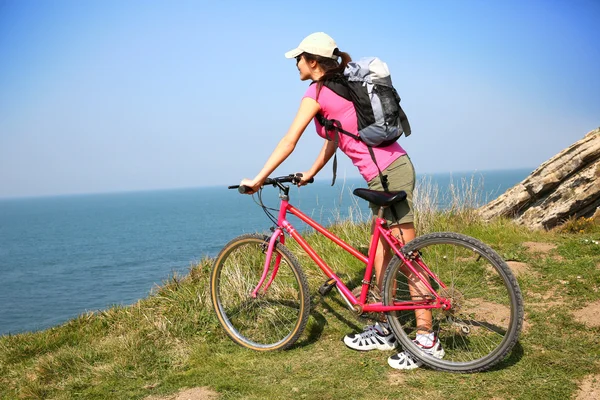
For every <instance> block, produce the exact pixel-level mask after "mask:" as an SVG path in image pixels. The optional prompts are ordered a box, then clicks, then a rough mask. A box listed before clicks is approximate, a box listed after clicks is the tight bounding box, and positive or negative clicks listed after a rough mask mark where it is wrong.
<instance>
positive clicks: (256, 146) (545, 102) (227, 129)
mask: <svg viewBox="0 0 600 400" xmlns="http://www.w3.org/2000/svg"><path fill="white" fill-rule="evenodd" d="M310 4H311V5H313V6H310V7H309V2H284V1H269V0H265V1H260V0H255V1H232V0H229V1H228V0H224V1H151V0H143V1H141V0H139V1H137V0H128V1H111V0H103V1H94V0H88V1H76V0H71V1H67V0H54V1H42V0H39V1H31V0H0V197H14V196H38V195H54V194H70V193H93V192H112V191H128V190H145V189H162V188H178V187H198V186H209V185H227V184H234V183H237V182H239V180H240V179H241V178H243V177H253V176H254V175H255V174H256V173H257V172H258V170H259V169H260V168H261V167H262V165H263V164H264V162H265V161H266V159H267V157H268V155H269V154H270V152H271V151H272V150H273V148H274V147H275V145H276V144H277V142H278V141H279V139H280V138H281V137H282V135H284V134H285V132H286V130H287V128H288V126H289V124H290V123H291V121H292V118H293V117H294V115H295V112H296V110H297V107H298V105H299V102H300V99H301V97H302V94H303V93H304V90H305V88H306V85H307V83H306V82H301V81H300V80H299V79H298V73H297V70H296V67H295V63H294V61H291V60H287V59H285V58H284V57H283V53H284V52H286V51H287V50H290V49H291V48H294V47H295V46H296V45H297V44H298V43H299V42H300V40H302V38H303V37H304V36H306V35H308V34H309V33H312V32H315V31H325V32H327V33H329V34H330V35H331V36H333V37H334V38H335V40H336V41H337V43H338V45H339V47H340V49H341V50H343V51H346V52H348V53H350V54H351V55H352V56H353V57H354V58H360V57H364V56H373V55H375V56H378V57H380V58H381V59H383V60H384V61H386V62H387V63H388V65H389V67H390V70H391V72H392V78H393V81H394V85H395V86H396V88H397V90H398V92H399V93H400V96H401V97H402V104H403V108H404V109H405V111H406V113H407V115H408V117H409V120H410V122H411V125H412V128H413V134H412V136H410V137H409V138H406V139H404V138H403V139H401V140H402V141H401V144H402V145H403V146H404V148H405V149H406V150H407V151H408V152H409V154H410V156H411V158H412V160H413V162H414V164H415V167H416V169H417V173H433V172H459V171H473V170H479V171H483V170H491V169H513V168H523V167H524V168H532V169H533V168H535V167H537V166H538V165H539V164H540V163H542V162H543V161H545V160H546V159H548V158H549V157H551V156H553V155H554V154H556V153H558V152H559V151H560V150H562V149H564V148H565V147H567V146H568V145H570V144H572V143H573V142H575V141H577V140H579V139H580V138H582V137H583V136H584V135H585V134H586V133H587V132H588V131H590V130H592V129H594V128H597V127H598V126H600V72H599V71H600V67H599V65H600V30H599V29H598V20H599V19H600V2H598V1H596V0H571V1H566V0H565V1H559V0H545V1H533V0H532V1H513V0H504V1H469V0H456V1H441V0H440V1H392V0H390V1H373V2H371V3H369V6H368V7H366V6H365V4H366V3H365V2H353V1H349V0H346V1H323V2H318V3H314V2H313V3H310ZM320 147H321V139H320V138H319V137H318V136H317V135H316V133H315V132H314V127H313V126H312V125H310V126H309V128H308V129H307V131H306V132H305V134H304V135H303V137H302V138H301V140H300V143H299V145H298V147H297V148H296V151H295V152H294V154H292V156H291V157H290V158H289V159H288V160H287V161H286V162H285V163H284V164H283V165H282V166H281V167H280V168H279V169H278V171H277V172H280V173H282V174H285V173H291V172H295V171H302V170H305V169H307V168H308V167H310V165H311V164H312V162H313V160H314V158H315V157H316V155H317V153H318V151H319V149H320ZM338 158H339V159H340V166H339V168H338V174H339V176H342V177H343V176H344V175H345V176H347V177H357V176H359V175H358V173H357V171H356V170H355V168H354V167H353V166H352V165H351V164H350V162H349V161H347V159H346V158H345V156H344V155H343V154H342V153H341V152H340V154H339V157H338ZM330 176H331V167H330V166H329V165H328V166H326V167H325V168H324V169H323V171H322V172H321V174H320V176H318V178H322V179H326V178H328V177H330Z"/></svg>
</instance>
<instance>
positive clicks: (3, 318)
mask: <svg viewBox="0 0 600 400" xmlns="http://www.w3.org/2000/svg"><path fill="white" fill-rule="evenodd" d="M531 171H532V170H530V169H520V170H507V171H483V172H475V173H459V174H456V173H455V174H430V175H422V176H417V178H418V181H419V182H423V180H424V179H426V180H430V181H431V182H432V183H435V184H437V185H438V187H439V189H440V192H443V191H444V190H446V189H447V188H448V186H449V184H450V182H451V181H452V182H454V184H460V181H461V180H463V179H469V180H470V179H471V178H473V179H474V180H475V182H476V183H478V185H477V186H481V189H482V190H483V193H484V196H483V197H484V199H485V200H486V201H490V200H492V199H494V198H496V197H497V196H499V195H500V194H502V193H503V192H504V191H505V190H506V189H508V188H510V187H512V186H513V185H515V184H516V183H518V182H520V181H521V180H523V179H524V178H525V177H527V175H528V174H529V173H530V172H531ZM234 183H235V182H233V183H232V184H234ZM357 187H366V184H364V183H363V181H362V180H361V179H360V178H353V179H347V180H345V181H343V180H338V182H337V183H336V185H335V186H333V187H331V186H330V182H328V181H317V182H315V183H314V184H312V185H308V186H305V187H302V188H295V187H294V188H292V189H291V190H290V198H291V203H292V204H294V205H295V206H297V207H298V208H300V209H301V210H302V211H304V212H305V213H307V214H309V215H311V216H312V217H313V218H314V219H316V220H317V221H318V222H320V223H322V224H324V225H328V224H331V223H333V222H335V221H336V220H337V219H339V218H347V217H348V215H349V209H350V208H356V207H358V208H359V209H360V211H361V212H362V215H364V216H368V215H369V209H368V206H367V204H366V202H364V201H363V200H360V199H358V201H357V198H355V197H354V196H352V194H351V191H352V190H353V189H354V188H357ZM263 197H264V198H263V200H264V201H265V203H266V204H267V205H269V206H271V207H277V205H278V204H277V201H278V199H277V191H276V190H274V189H271V188H267V189H265V190H264V196H263ZM440 197H443V196H440ZM439 206H440V207H444V204H439ZM357 214H360V213H356V212H353V213H352V215H357ZM291 221H292V223H293V224H294V225H295V226H296V227H297V228H300V227H301V223H299V222H296V221H298V220H295V219H291ZM270 226H271V222H270V221H269V219H268V218H267V217H266V216H265V215H264V213H263V212H262V210H261V209H260V208H259V207H258V206H257V205H256V204H255V203H254V201H253V199H252V197H251V196H243V195H240V194H238V192H237V191H236V190H227V188H226V186H223V187H221V186H219V187H204V188H195V189H177V190H161V191H147V192H131V193H111V194H90V195H72V196H56V197H38V198H19V199H0V282H2V290H0V335H6V334H16V333H21V332H27V331H37V330H41V329H46V328H49V327H51V326H55V325H59V324H61V323H64V322H66V321H68V320H69V319H71V318H74V317H76V316H78V315H80V314H82V313H85V312H88V311H96V310H101V309H105V308H108V307H110V306H112V305H128V304H132V303H135V302H136V301H137V300H139V299H141V298H144V297H146V296H148V295H149V294H150V293H151V290H152V289H153V288H154V287H155V286H156V285H161V284H162V282H164V281H166V280H167V279H169V277H171V276H172V275H173V274H174V273H177V274H186V273H187V271H188V270H189V268H190V266H192V265H194V264H195V263H197V262H198V261H200V260H202V259H203V258H205V257H214V256H215V255H216V254H217V253H218V252H219V250H220V249H221V247H222V246H223V245H224V244H225V243H227V242H228V241H229V240H230V239H232V238H234V237H235V236H238V235H240V234H242V233H253V232H266V231H267V230H268V229H269V227H270Z"/></svg>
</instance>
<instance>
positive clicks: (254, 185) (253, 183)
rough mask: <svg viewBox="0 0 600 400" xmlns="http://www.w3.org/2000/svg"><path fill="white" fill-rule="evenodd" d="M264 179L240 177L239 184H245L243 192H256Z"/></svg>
mask: <svg viewBox="0 0 600 400" xmlns="http://www.w3.org/2000/svg"><path fill="white" fill-rule="evenodd" d="M263 182H264V181H257V180H256V179H252V180H251V179H242V181H241V182H240V186H246V187H247V188H248V190H246V192H244V194H254V193H256V192H258V189H260V187H261V186H262V185H263Z"/></svg>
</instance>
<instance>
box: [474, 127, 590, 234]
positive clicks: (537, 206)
mask: <svg viewBox="0 0 600 400" xmlns="http://www.w3.org/2000/svg"><path fill="white" fill-rule="evenodd" d="M599 207H600V128H598V129H595V130H593V131H591V132H589V133H588V134H587V135H585V137H584V138H583V139H581V140H579V141H578V142H576V143H574V144H573V145H571V146H569V147H568V148H566V149H565V150H563V151H561V152H560V153H559V154H557V155H556V156H554V157H552V158H551V159H549V160H548V161H546V162H544V163H543V164H542V165H540V166H539V167H538V168H537V169H536V170H535V171H533V172H532V173H531V175H529V176H528V177H527V178H525V179H524V180H523V181H522V182H521V183H519V184H517V185H515V186H514V187H513V188H511V189H509V190H507V191H506V193H504V194H503V195H501V196H500V197H498V198H497V199H495V200H493V201H491V202H490V203H488V204H487V205H485V206H483V207H481V208H480V209H479V210H478V211H479V212H480V214H481V215H482V216H483V218H484V219H492V218H494V217H498V216H507V217H510V218H514V219H515V221H516V222H517V223H519V224H522V225H525V226H528V227H530V228H532V229H540V228H545V229H550V228H553V227H555V226H557V225H560V224H561V223H563V222H564V221H566V220H567V219H568V218H570V217H575V218H579V217H590V216H592V215H593V214H594V213H595V212H597V211H598V210H600V209H599ZM598 212H600V211H598Z"/></svg>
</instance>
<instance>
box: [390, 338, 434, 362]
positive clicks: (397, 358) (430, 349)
mask: <svg viewBox="0 0 600 400" xmlns="http://www.w3.org/2000/svg"><path fill="white" fill-rule="evenodd" d="M413 342H415V343H416V344H417V346H419V347H420V348H421V349H422V350H423V353H427V354H430V355H432V356H434V357H435V358H440V359H441V358H443V357H444V354H445V353H444V349H442V345H441V343H440V341H439V340H438V338H437V337H436V338H435V341H434V342H433V344H432V345H431V346H423V345H422V344H421V343H419V342H417V341H416V340H413ZM388 364H389V366H390V367H392V368H395V369H415V368H419V367H420V366H422V365H423V363H422V362H421V361H419V360H417V359H415V358H413V357H412V356H411V355H410V354H408V353H406V352H404V351H403V352H400V353H398V354H396V355H394V356H391V357H390V358H388Z"/></svg>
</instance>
